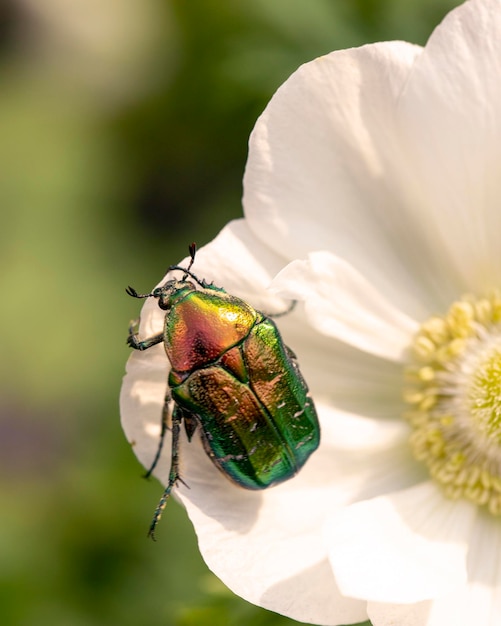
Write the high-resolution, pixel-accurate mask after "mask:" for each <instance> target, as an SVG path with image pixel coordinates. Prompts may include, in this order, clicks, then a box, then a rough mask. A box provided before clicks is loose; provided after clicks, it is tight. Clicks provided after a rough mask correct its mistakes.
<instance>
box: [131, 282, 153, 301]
mask: <svg viewBox="0 0 501 626" xmlns="http://www.w3.org/2000/svg"><path fill="white" fill-rule="evenodd" d="M125 291H126V293H127V294H128V295H129V296H132V297H133V298H149V297H150V296H151V295H152V294H151V293H137V291H136V290H135V289H134V287H131V286H130V285H129V286H128V287H127V288H126V289H125Z"/></svg>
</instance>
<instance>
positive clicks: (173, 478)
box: [148, 406, 188, 540]
mask: <svg viewBox="0 0 501 626" xmlns="http://www.w3.org/2000/svg"><path fill="white" fill-rule="evenodd" d="M182 421H183V413H182V411H181V409H180V408H179V407H177V406H176V407H174V411H173V412H172V453H171V464H170V471H169V480H168V482H167V486H166V487H165V491H164V492H163V494H162V497H161V498H160V501H159V502H158V505H157V508H156V509H155V513H154V514H153V519H152V520H151V524H150V528H149V530H148V537H151V538H152V539H153V540H155V529H156V527H157V524H158V522H159V521H160V518H161V517H162V513H163V510H164V509H165V505H166V504H167V500H168V499H169V496H170V494H171V491H172V489H173V487H174V486H175V485H176V484H177V483H178V482H181V483H183V485H185V486H186V487H187V486H188V485H187V484H186V483H185V482H184V480H183V479H182V478H181V476H180V475H179V433H180V430H181V422H182ZM155 458H156V457H155Z"/></svg>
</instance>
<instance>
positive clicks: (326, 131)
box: [244, 42, 447, 319]
mask: <svg viewBox="0 0 501 626" xmlns="http://www.w3.org/2000/svg"><path fill="white" fill-rule="evenodd" d="M420 51H421V49H420V48H418V47H416V46H411V45H410V44H406V43H403V42H387V43H378V44H372V45H369V46H364V47H362V48H354V49H350V50H343V51H339V52H334V53H332V54H329V55H327V56H325V57H321V58H320V59H316V60H315V61H312V62H311V63H308V64H305V65H303V66H302V67H301V68H299V70H298V71H297V72H296V73H295V74H293V75H292V76H291V77H290V78H289V80H288V81H287V82H286V83H285V84H284V85H283V86H282V87H281V88H280V89H279V90H278V91H277V93H276V94H275V96H274V97H273V99H272V100H271V102H270V103H269V105H268V107H267V108H266V110H265V112H264V113H263V115H262V116H261V118H260V119H259V120H258V122H257V124H256V127H255V129H254V131H253V133H252V135H251V139H250V149H249V159H248V162H247V167H246V173H245V178H244V208H245V212H246V216H247V218H248V220H249V224H250V226H251V228H252V230H253V231H254V232H256V233H257V234H258V236H259V237H260V238H261V239H262V240H263V241H265V242H267V243H268V244H269V245H270V246H271V247H273V248H274V249H275V250H278V251H280V252H281V253H282V254H283V255H284V256H286V257H288V258H290V259H294V258H303V257H305V256H306V254H307V253H308V252H311V251H313V250H319V249H323V250H331V251H332V252H335V253H336V254H337V255H338V256H340V257H343V258H344V259H346V260H347V261H348V262H349V263H350V264H351V265H352V266H353V267H354V268H356V269H357V270H358V271H360V272H361V273H362V274H363V275H364V276H365V277H366V278H367V279H368V280H369V282H371V283H372V284H373V285H374V286H375V287H376V288H377V289H378V290H379V291H380V292H381V293H383V294H384V295H385V297H386V298H387V299H388V300H389V301H390V302H393V301H395V302H397V301H398V302H399V305H400V306H401V308H402V310H403V311H405V312H406V313H407V314H409V315H411V316H412V317H413V318H415V319H421V318H422V317H424V316H427V315H429V313H430V311H431V310H434V309H436V308H437V305H440V304H442V303H445V302H446V298H445V296H444V284H443V283H440V282H438V280H437V273H438V275H439V276H440V275H441V270H440V266H438V267H437V266H436V265H435V264H434V263H432V261H435V260H436V258H435V257H434V256H433V255H431V253H430V252H431V251H430V248H429V243H428V241H427V239H426V237H424V236H423V233H422V230H423V229H422V228H417V227H415V226H416V225H419V224H420V222H421V221H422V216H421V214H420V213H418V214H416V215H413V214H409V211H408V210H407V208H408V207H407V206H406V205H405V203H404V200H405V198H406V197H407V194H406V193H404V195H402V193H401V192H402V187H401V185H400V184H399V183H400V181H399V180H398V176H397V173H398V172H399V171H401V170H402V167H401V161H402V158H403V155H402V148H401V145H400V142H401V140H400V133H401V129H400V128H399V127H398V125H397V122H396V113H397V105H398V98H399V95H400V93H401V91H402V89H403V88H404V85H405V82H406V80H407V78H408V74H409V71H410V69H411V67H412V64H413V63H414V61H415V59H416V58H417V57H418V56H419V54H420ZM405 180H406V179H405ZM404 191H405V190H404ZM444 275H445V276H447V273H446V271H445V270H444Z"/></svg>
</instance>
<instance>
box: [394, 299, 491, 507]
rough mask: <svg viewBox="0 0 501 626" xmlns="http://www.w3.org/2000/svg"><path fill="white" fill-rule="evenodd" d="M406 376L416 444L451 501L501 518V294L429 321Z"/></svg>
mask: <svg viewBox="0 0 501 626" xmlns="http://www.w3.org/2000/svg"><path fill="white" fill-rule="evenodd" d="M412 359H413V363H412V365H409V367H408V368H407V369H406V380H407V385H406V390H405V400H406V401H407V402H408V404H409V405H410V409H409V411H408V412H407V414H406V417H407V419H408V420H409V423H410V424H411V426H412V427H413V431H412V434H411V438H410V443H411V447H412V450H413V452H414V455H415V457H416V458H417V459H419V460H420V461H423V462H424V463H425V464H426V465H427V466H428V469H429V471H430V474H431V475H432V476H433V478H434V479H435V480H436V481H437V482H438V483H440V484H441V485H442V486H443V488H444V490H445V493H446V494H447V496H449V497H451V498H461V497H464V498H467V499H469V500H471V501H473V502H475V503H476V504H479V505H485V506H486V507H487V508H488V510H489V511H490V512H491V513H492V514H494V515H501V294H500V293H494V294H492V295H491V296H489V297H488V298H482V299H475V298H473V297H471V296H465V297H464V298H463V299H461V300H460V301H458V302H455V303H454V304H453V305H452V306H451V308H450V309H449V311H448V312H447V313H446V314H445V315H444V316H443V317H432V318H430V319H429V320H427V321H426V322H425V323H424V324H423V325H422V326H421V328H420V330H419V332H418V333H417V335H416V337H415V339H414V342H413V345H412Z"/></svg>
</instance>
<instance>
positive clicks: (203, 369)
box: [126, 244, 320, 538]
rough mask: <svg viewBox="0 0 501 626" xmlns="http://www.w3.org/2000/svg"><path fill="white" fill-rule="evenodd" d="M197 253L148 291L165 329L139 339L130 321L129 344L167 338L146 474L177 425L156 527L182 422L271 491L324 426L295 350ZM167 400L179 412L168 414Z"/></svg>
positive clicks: (224, 462) (226, 463)
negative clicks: (210, 275) (209, 275)
mask: <svg viewBox="0 0 501 626" xmlns="http://www.w3.org/2000/svg"><path fill="white" fill-rule="evenodd" d="M189 250H190V256H191V261H190V264H189V266H188V267H187V268H183V267H180V266H178V265H173V266H171V267H170V268H169V270H168V271H175V270H180V271H182V272H183V276H182V278H181V279H180V280H175V279H173V280H168V281H167V282H166V283H165V284H164V285H162V286H161V287H157V288H156V289H154V290H153V292H152V293H148V294H138V293H137V292H136V290H135V289H133V288H132V287H128V288H127V290H126V291H127V293H128V294H129V295H130V296H133V297H134V298H148V297H153V298H157V299H158V305H159V307H160V308H161V309H162V310H164V311H166V314H165V323H164V330H163V332H161V333H159V334H158V335H154V336H153V337H149V338H147V339H143V340H140V339H139V337H138V334H137V324H136V323H134V324H131V326H130V328H129V336H128V339H127V343H128V345H129V346H130V347H131V348H134V349H136V350H147V349H148V348H150V347H151V346H154V345H156V344H158V343H162V342H163V344H164V347H165V352H166V353H167V357H168V359H169V361H170V365H171V370H170V373H169V379H168V385H169V389H170V393H169V394H167V395H166V400H165V404H164V407H163V411H162V432H161V438H160V443H159V447H158V450H157V454H156V456H155V459H154V461H153V464H152V466H151V468H150V470H149V471H148V474H147V475H150V474H151V472H152V471H153V469H154V467H155V465H156V464H157V462H158V459H159V458H160V454H161V450H162V444H163V439H164V435H165V432H166V430H167V427H168V424H169V423H170V425H171V429H172V453H171V468H170V473H169V480H168V483H167V486H166V488H165V491H164V493H163V496H162V498H161V499H160V502H159V503H158V506H157V508H156V511H155V514H154V517H153V521H152V523H151V525H150V529H149V533H148V534H149V536H151V537H152V538H154V532H155V528H156V525H157V523H158V521H159V519H160V516H161V514H162V511H163V509H164V508H165V505H166V502H167V499H168V497H169V495H170V493H171V491H172V488H173V487H174V485H175V484H176V483H177V482H178V481H181V482H182V479H181V477H180V475H179V433H180V427H181V422H184V427H185V430H186V434H187V436H188V439H189V440H191V438H192V436H193V434H194V432H195V430H196V429H197V428H199V429H200V433H201V438H202V442H203V446H204V449H205V451H206V453H207V455H208V456H209V457H210V459H211V460H212V462H213V463H214V465H215V466H216V467H217V468H218V469H220V470H221V471H222V472H223V474H224V475H225V476H226V477H227V478H229V479H230V480H231V481H232V482H234V483H236V484H238V485H240V486H242V487H245V488H247V489H266V487H269V486H270V485H274V484H276V483H280V482H282V481H284V480H287V479H289V478H291V477H292V476H294V475H295V474H296V473H297V472H298V471H299V470H300V469H301V467H302V466H303V465H304V463H305V462H306V460H307V459H308V457H309V456H310V454H311V453H312V452H314V450H316V448H317V447H318V445H319V441H320V428H319V424H318V419H317V414H316V411H315V407H314V405H313V401H312V399H311V397H310V395H309V393H308V387H307V385H306V383H305V381H304V379H303V377H302V375H301V372H300V371H299V367H298V364H297V361H296V358H295V356H294V354H293V353H292V352H291V350H289V348H288V347H287V346H286V345H285V344H284V342H283V341H282V338H281V336H280V333H279V331H278V329H277V327H276V325H275V323H274V322H273V320H271V319H270V317H269V316H266V315H264V314H263V313H261V312H259V311H256V310H255V309H254V308H252V307H251V306H250V305H249V304H247V303H246V302H244V301H243V300H241V299H240V298H237V297H235V296H232V295H230V294H228V293H227V292H226V291H225V290H224V289H221V288H218V287H215V286H214V285H212V284H208V283H206V282H205V280H200V279H199V278H197V277H196V276H195V274H193V273H192V272H191V267H192V265H193V262H194V259H195V250H196V247H195V244H191V245H190V247H189ZM171 400H172V401H173V410H172V412H171V410H170V406H171Z"/></svg>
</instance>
